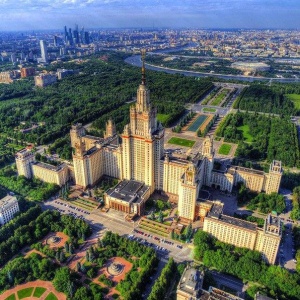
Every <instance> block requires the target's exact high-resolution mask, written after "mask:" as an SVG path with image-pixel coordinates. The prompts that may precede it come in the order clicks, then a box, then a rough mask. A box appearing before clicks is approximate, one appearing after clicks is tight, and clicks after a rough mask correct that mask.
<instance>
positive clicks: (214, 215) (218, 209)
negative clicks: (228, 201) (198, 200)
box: [208, 203, 223, 219]
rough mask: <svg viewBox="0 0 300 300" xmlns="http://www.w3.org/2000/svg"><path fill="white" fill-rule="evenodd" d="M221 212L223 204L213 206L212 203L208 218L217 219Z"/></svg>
mask: <svg viewBox="0 0 300 300" xmlns="http://www.w3.org/2000/svg"><path fill="white" fill-rule="evenodd" d="M222 211H223V204H215V203H214V204H213V206H212V208H211V210H210V212H209V213H208V216H209V217H212V218H216V219H219V218H220V215H221V214H222Z"/></svg>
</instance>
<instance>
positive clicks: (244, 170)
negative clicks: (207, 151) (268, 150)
mask: <svg viewBox="0 0 300 300" xmlns="http://www.w3.org/2000/svg"><path fill="white" fill-rule="evenodd" d="M230 169H234V170H235V171H241V172H247V173H252V174H256V175H261V176H263V175H264V174H265V173H264V171H259V170H255V169H250V168H244V167H240V166H231V167H230V168H229V170H228V171H230ZM229 173H230V172H229Z"/></svg>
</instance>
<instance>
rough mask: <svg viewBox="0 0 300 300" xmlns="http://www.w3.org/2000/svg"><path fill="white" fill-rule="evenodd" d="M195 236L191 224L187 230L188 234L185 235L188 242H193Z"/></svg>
mask: <svg viewBox="0 0 300 300" xmlns="http://www.w3.org/2000/svg"><path fill="white" fill-rule="evenodd" d="M192 235H193V228H192V224H191V223H190V224H189V225H188V227H187V229H186V234H185V238H186V241H187V242H190V241H191V238H192Z"/></svg>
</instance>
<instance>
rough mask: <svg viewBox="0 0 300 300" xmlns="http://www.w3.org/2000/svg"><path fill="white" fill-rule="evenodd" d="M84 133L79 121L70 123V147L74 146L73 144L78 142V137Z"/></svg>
mask: <svg viewBox="0 0 300 300" xmlns="http://www.w3.org/2000/svg"><path fill="white" fill-rule="evenodd" d="M85 135H86V132H85V129H84V127H83V126H82V124H81V123H77V124H74V125H72V127H71V130H70V137H71V147H72V148H75V144H76V143H77V142H78V138H79V137H82V136H85Z"/></svg>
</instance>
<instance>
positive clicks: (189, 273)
mask: <svg viewBox="0 0 300 300" xmlns="http://www.w3.org/2000/svg"><path fill="white" fill-rule="evenodd" d="M203 278H204V274H203V273H200V272H199V271H198V270H196V269H194V268H186V269H185V270H184V272H183V274H182V276H181V279H180V282H179V284H178V288H177V291H183V292H185V293H188V294H189V295H196V294H197V293H198V291H199V290H200V289H201V288H202V284H203Z"/></svg>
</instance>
